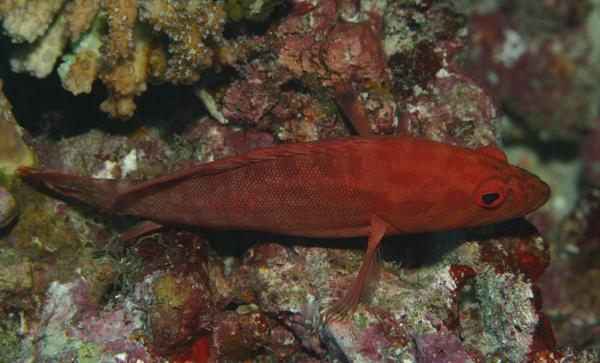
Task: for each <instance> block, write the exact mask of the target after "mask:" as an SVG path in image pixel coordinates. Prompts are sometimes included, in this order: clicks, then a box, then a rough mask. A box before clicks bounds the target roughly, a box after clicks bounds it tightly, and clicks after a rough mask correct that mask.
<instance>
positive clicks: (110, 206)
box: [20, 136, 550, 316]
mask: <svg viewBox="0 0 600 363" xmlns="http://www.w3.org/2000/svg"><path fill="white" fill-rule="evenodd" d="M20 172H21V174H22V175H23V176H24V177H25V178H26V179H29V180H36V181H41V182H43V183H44V184H45V185H47V186H48V187H49V188H51V189H53V190H54V191H56V192H58V193H61V194H63V195H65V196H68V197H73V198H75V199H78V200H80V201H82V202H84V203H88V204H91V205H93V206H96V207H100V208H102V209H105V210H107V211H109V212H113V213H122V214H130V215H136V216H140V217H142V218H144V219H146V220H148V221H151V222H145V223H143V224H141V226H140V227H137V228H134V230H133V232H130V233H127V234H126V239H127V238H132V237H135V236H136V235H138V234H141V233H143V232H147V231H150V230H153V229H155V228H159V227H160V226H162V225H178V226H195V227H201V228H206V229H231V230H259V231H268V232H276V233H281V234H287V235H294V236H304V237H351V236H368V246H367V253H366V256H365V258H364V261H363V265H362V267H361V269H360V271H359V273H358V276H357V278H356V279H355V281H354V282H353V284H352V286H351V288H350V289H348V292H347V293H346V295H345V296H344V297H343V298H342V299H340V300H338V301H337V302H336V303H334V304H333V305H332V306H330V307H329V309H328V310H327V315H328V316H338V315H340V314H342V313H345V312H347V311H348V310H351V309H354V308H355V307H356V306H357V304H358V303H359V301H360V298H361V295H362V294H363V293H364V292H365V287H366V286H367V285H369V283H370V282H372V281H373V280H374V279H375V278H376V275H377V270H378V267H379V266H380V263H381V260H380V258H379V252H378V251H379V245H380V241H381V238H382V237H383V236H387V235H395V234H409V233H420V232H434V231H445V230H452V229H457V228H464V227H471V226H477V225H484V224H490V223H496V222H500V221H504V220H508V219H512V218H515V217H519V216H523V215H525V214H527V213H529V212H531V211H533V210H535V209H537V208H538V207H540V206H541V205H542V204H544V203H545V202H546V200H547V199H548V197H549V195H550V190H549V188H548V186H547V185H546V184H545V183H544V182H543V181H542V180H540V179H539V178H538V177H537V176H535V175H533V174H531V173H529V172H527V171H526V170H524V169H521V168H519V167H517V166H513V165H510V164H509V163H508V162H507V160H506V156H505V155H504V154H503V153H502V151H501V150H500V149H497V148H495V147H491V146H487V147H482V148H479V149H475V150H473V149H468V148H465V147H460V146H453V145H448V144H443V143H438V142H434V141H429V140H422V139H415V138H410V137H398V136H374V137H363V138H348V139H338V140H331V141H319V142H313V143H301V144H289V145H282V146H277V147H271V148H263V149H255V150H252V151H249V152H246V153H244V154H241V155H237V156H233V157H228V158H224V159H221V160H217V161H214V162H211V163H208V164H204V165H200V166H197V167H195V168H192V169H189V170H185V171H181V172H178V173H175V174H172V175H168V176H164V177H161V178H157V179H152V180H148V181H118V180H110V179H92V178H87V177H80V176H74V175H67V174H61V173H55V172H45V171H40V170H35V169H29V168H22V169H20Z"/></svg>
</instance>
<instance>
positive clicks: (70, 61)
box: [0, 0, 231, 119]
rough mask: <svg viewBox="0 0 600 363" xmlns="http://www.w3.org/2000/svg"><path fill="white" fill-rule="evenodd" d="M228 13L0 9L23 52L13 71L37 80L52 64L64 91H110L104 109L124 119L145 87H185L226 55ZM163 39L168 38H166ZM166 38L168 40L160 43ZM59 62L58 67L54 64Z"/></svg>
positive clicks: (125, 4)
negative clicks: (98, 86)
mask: <svg viewBox="0 0 600 363" xmlns="http://www.w3.org/2000/svg"><path fill="white" fill-rule="evenodd" d="M226 17H227V14H226V12H225V7H224V3H223V2H222V1H219V0H217V1H213V0H139V1H138V0H103V1H101V0H52V1H46V0H44V1H40V0H28V1H25V0H23V1H13V2H6V3H3V4H2V5H0V20H1V19H3V27H4V31H5V32H6V34H7V35H8V36H9V37H10V38H11V39H12V41H13V42H14V43H23V42H25V43H27V44H25V45H23V46H20V47H19V49H18V50H17V51H16V52H15V53H14V54H13V55H12V57H11V59H10V63H11V67H12V70H13V71H15V72H28V73H30V74H32V75H34V76H36V77H38V78H44V77H47V76H48V75H50V74H51V72H52V70H53V69H54V66H55V65H56V63H57V62H59V63H60V65H59V67H58V74H59V76H60V78H61V81H62V84H63V87H64V88H65V89H67V90H68V91H70V92H71V93H73V94H75V95H77V94H80V93H89V92H91V90H92V84H93V82H94V81H95V80H96V79H100V80H101V81H102V82H103V83H104V84H105V86H106V87H107V88H108V94H109V95H108V99H107V100H106V101H104V102H103V103H102V105H101V109H102V110H103V111H104V112H106V113H108V115H109V116H110V117H111V118H119V119H127V118H129V117H131V116H132V115H133V113H134V111H135V104H134V98H135V97H136V96H139V95H140V94H142V93H143V92H144V91H146V89H147V83H148V82H149V81H154V82H168V83H176V84H182V83H184V84H188V83H192V82H195V81H197V80H198V79H199V78H200V72H201V71H203V70H204V69H206V68H208V67H211V66H212V65H213V64H214V63H216V62H219V57H220V56H221V55H228V56H225V57H223V58H224V59H230V54H231V52H228V51H227V50H226V48H227V47H228V46H227V44H226V42H225V41H224V39H223V37H222V32H223V27H224V25H225V22H226ZM164 35H166V37H165V36H164ZM165 38H166V39H165ZM59 58H60V61H59Z"/></svg>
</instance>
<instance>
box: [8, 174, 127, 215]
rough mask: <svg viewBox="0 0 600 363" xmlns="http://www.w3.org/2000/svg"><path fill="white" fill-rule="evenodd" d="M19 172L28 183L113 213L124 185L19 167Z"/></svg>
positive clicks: (105, 180) (110, 181)
mask: <svg viewBox="0 0 600 363" xmlns="http://www.w3.org/2000/svg"><path fill="white" fill-rule="evenodd" d="M17 171H18V173H19V174H20V175H21V177H22V178H23V179H25V180H27V181H28V182H31V183H36V184H42V185H44V186H46V187H47V188H49V189H51V190H52V191H54V192H56V193H58V194H61V195H63V196H66V197H69V198H73V199H76V200H78V201H80V202H82V203H84V204H88V205H91V206H94V207H97V208H101V209H105V210H107V211H112V209H113V208H112V207H113V205H114V204H115V195H117V193H118V191H119V189H120V188H119V187H120V186H121V185H120V184H122V183H121V182H120V181H118V180H115V179H94V178H88V177H83V176H77V175H70V174H64V173H58V172H51V171H43V170H39V169H35V168H29V167H19V168H18V169H17Z"/></svg>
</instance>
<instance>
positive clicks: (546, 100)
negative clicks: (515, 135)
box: [465, 1, 600, 140]
mask: <svg viewBox="0 0 600 363" xmlns="http://www.w3.org/2000/svg"><path fill="white" fill-rule="evenodd" d="M465 3H467V4H473V5H472V7H469V9H470V10H471V11H472V16H471V18H472V19H471V26H472V29H473V30H472V32H471V34H470V36H469V38H470V39H469V42H470V45H469V55H468V56H467V64H466V69H467V71H468V72H469V74H472V75H473V76H474V77H475V78H476V79H477V81H478V82H480V83H482V84H484V85H486V87H488V88H489V89H490V90H492V91H493V92H494V93H495V94H497V95H498V97H500V99H501V100H502V101H503V102H504V104H505V105H506V108H507V109H509V110H510V111H511V112H513V113H514V114H515V115H517V116H518V117H519V118H521V119H522V120H523V121H524V122H525V123H527V125H528V126H529V127H530V128H531V129H532V130H533V131H535V132H536V133H539V134H540V136H541V137H542V138H545V139H562V140H565V139H566V140H573V139H580V138H581V137H582V136H583V135H584V131H586V130H588V129H590V128H592V127H593V126H594V124H595V119H596V117H597V115H598V112H599V108H598V98H599V97H600V87H598V84H599V82H598V81H599V80H600V64H599V63H598V59H600V58H599V54H600V38H598V36H597V34H598V24H599V19H600V18H599V17H600V6H599V5H598V3H597V2H593V1H589V2H588V1H573V2H564V3H563V2H559V1H549V2H547V3H545V4H544V5H542V4H541V3H540V4H538V5H532V4H530V3H529V2H522V3H520V2H515V1H497V2H495V4H494V5H493V6H491V7H489V8H487V9H477V6H476V3H477V2H475V1H472V2H468V1H467V2H465ZM503 5H508V6H503Z"/></svg>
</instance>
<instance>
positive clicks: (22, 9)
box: [3, 0, 63, 43]
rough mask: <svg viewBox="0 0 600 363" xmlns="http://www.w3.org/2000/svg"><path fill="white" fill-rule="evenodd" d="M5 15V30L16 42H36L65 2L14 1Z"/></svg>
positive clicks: (47, 0)
mask: <svg viewBox="0 0 600 363" xmlns="http://www.w3.org/2000/svg"><path fill="white" fill-rule="evenodd" d="M13 3H14V4H13V6H9V10H8V12H7V13H6V14H4V16H3V17H4V23H3V25H4V30H5V31H6V32H7V33H8V35H9V36H10V37H11V38H12V40H13V41H14V42H23V41H26V42H29V43H32V42H34V41H35V40H36V39H37V38H39V37H40V36H42V35H43V34H44V33H45V32H46V30H47V29H48V27H49V26H50V24H51V23H52V19H54V16H55V15H56V14H57V12H58V11H59V10H60V8H61V6H62V3H63V0H29V1H13Z"/></svg>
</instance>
